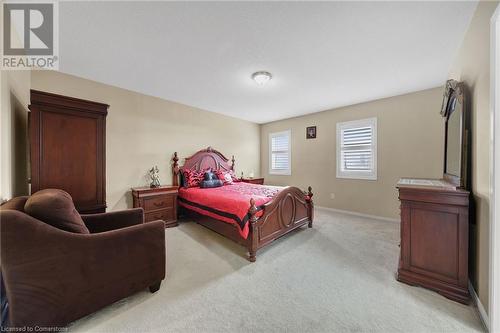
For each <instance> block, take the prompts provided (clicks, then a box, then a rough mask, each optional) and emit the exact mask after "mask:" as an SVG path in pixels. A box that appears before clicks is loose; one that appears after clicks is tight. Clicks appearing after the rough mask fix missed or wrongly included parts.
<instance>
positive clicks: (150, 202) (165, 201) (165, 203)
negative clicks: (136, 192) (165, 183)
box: [144, 195, 175, 212]
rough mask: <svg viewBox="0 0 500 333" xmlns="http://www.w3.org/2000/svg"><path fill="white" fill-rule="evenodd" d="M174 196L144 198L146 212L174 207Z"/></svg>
mask: <svg viewBox="0 0 500 333" xmlns="http://www.w3.org/2000/svg"><path fill="white" fill-rule="evenodd" d="M174 199H175V196H174V195H158V196H154V197H150V198H144V210H145V211H146V212H148V211H151V210H157V209H164V208H172V207H174Z"/></svg>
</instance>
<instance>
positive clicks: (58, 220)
mask: <svg viewBox="0 0 500 333" xmlns="http://www.w3.org/2000/svg"><path fill="white" fill-rule="evenodd" d="M24 211H25V212H26V214H28V215H31V216H32V217H34V218H36V219H38V220H40V221H43V222H45V223H47V224H50V225H51V226H53V227H56V228H58V229H61V230H65V231H69V232H74V233H78V234H88V233H90V232H89V229H87V227H86V226H85V223H84V222H83V220H82V217H81V216H80V214H79V213H78V212H77V210H76V208H75V205H74V204H73V199H72V198H71V196H70V195H69V193H67V192H65V191H63V190H57V189H45V190H41V191H38V192H36V193H35V194H33V195H32V196H31V197H30V198H29V199H28V200H27V201H26V204H25V205H24Z"/></svg>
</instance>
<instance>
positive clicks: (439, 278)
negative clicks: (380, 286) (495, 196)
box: [397, 81, 472, 304]
mask: <svg viewBox="0 0 500 333" xmlns="http://www.w3.org/2000/svg"><path fill="white" fill-rule="evenodd" d="M447 87H448V88H450V87H451V88H452V91H450V92H449V93H447V94H445V102H443V103H445V104H446V105H445V106H444V108H446V109H445V110H444V111H442V112H441V114H442V115H444V116H445V117H446V123H445V151H444V174H443V179H407V178H403V179H401V180H400V181H399V182H398V185H397V188H398V190H399V199H400V201H401V244H400V247H401V253H400V260H399V268H398V276H397V279H398V281H401V282H405V283H408V284H410V285H417V286H422V287H426V288H429V289H432V290H434V291H437V292H438V293H440V294H442V295H443V296H445V297H448V298H450V299H452V300H455V301H458V302H461V303H465V304H467V303H468V302H469V301H470V294H469V289H468V282H469V275H468V274H469V262H468V260H469V226H470V225H469V219H470V218H471V217H472V216H471V214H470V206H471V203H470V198H471V195H470V192H469V191H468V186H469V185H468V184H469V182H468V179H469V177H468V174H469V172H470V168H469V166H470V155H469V146H470V118H469V114H468V111H467V109H466V108H465V105H466V104H465V103H464V93H465V91H464V86H463V85H462V84H461V83H458V82H456V81H455V82H448V83H447Z"/></svg>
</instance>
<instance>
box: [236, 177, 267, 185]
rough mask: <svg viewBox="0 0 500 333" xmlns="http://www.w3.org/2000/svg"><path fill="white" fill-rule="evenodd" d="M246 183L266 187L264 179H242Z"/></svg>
mask: <svg viewBox="0 0 500 333" xmlns="http://www.w3.org/2000/svg"><path fill="white" fill-rule="evenodd" d="M241 181H242V182H244V183H250V184H258V185H264V178H241Z"/></svg>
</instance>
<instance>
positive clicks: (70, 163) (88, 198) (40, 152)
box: [29, 90, 109, 213]
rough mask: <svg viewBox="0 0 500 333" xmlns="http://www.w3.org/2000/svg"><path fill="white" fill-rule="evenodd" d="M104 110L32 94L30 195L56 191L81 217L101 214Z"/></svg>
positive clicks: (102, 106)
mask: <svg viewBox="0 0 500 333" xmlns="http://www.w3.org/2000/svg"><path fill="white" fill-rule="evenodd" d="M108 107H109V105H107V104H103V103H97V102H91V101H87V100H82V99H77V98H73V97H66V96H61V95H56V94H51V93H47V92H42V91H37V90H31V104H30V105H29V109H30V111H31V112H30V118H29V119H30V120H29V122H30V124H29V127H30V155H31V193H35V192H37V191H39V190H42V189H46V188H58V189H62V190H65V191H67V192H68V193H69V194H71V196H72V197H73V201H74V202H75V206H76V208H77V209H78V211H79V212H80V213H100V212H104V211H105V209H106V116H107V114H108Z"/></svg>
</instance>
